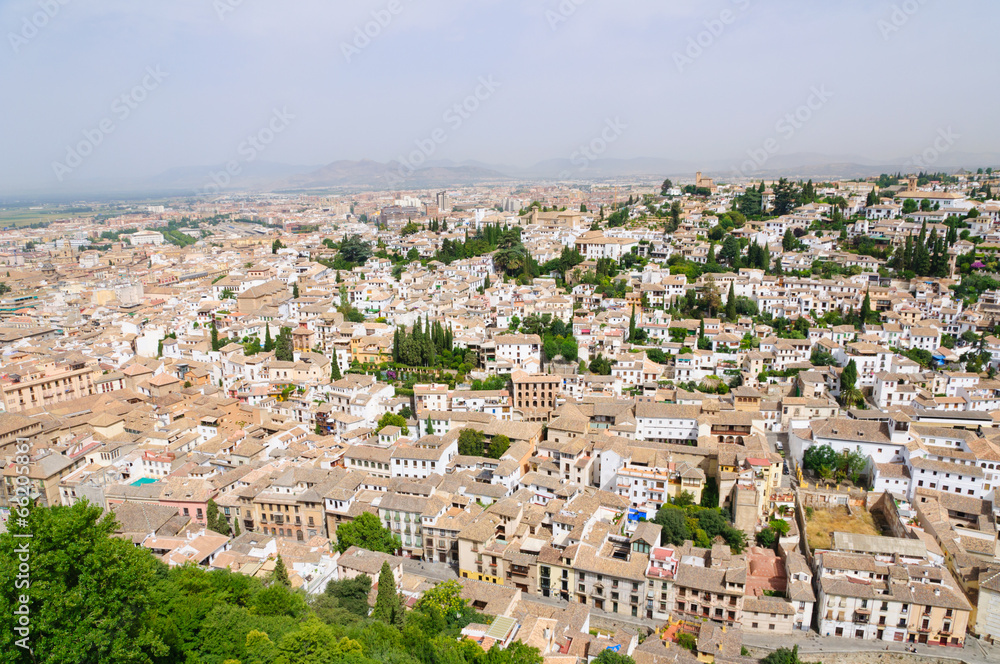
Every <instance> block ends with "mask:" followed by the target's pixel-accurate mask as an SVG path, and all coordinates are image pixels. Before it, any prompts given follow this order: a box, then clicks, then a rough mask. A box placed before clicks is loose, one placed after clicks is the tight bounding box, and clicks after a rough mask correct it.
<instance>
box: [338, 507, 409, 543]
mask: <svg viewBox="0 0 1000 664" xmlns="http://www.w3.org/2000/svg"><path fill="white" fill-rule="evenodd" d="M352 546H357V547H359V548H362V549H368V550H369V551H381V552H382V553H395V552H396V551H397V550H398V549H399V547H400V542H399V539H398V538H397V537H396V536H395V535H393V534H392V532H390V531H389V530H388V529H387V528H384V527H383V526H382V522H381V521H379V518H378V517H377V516H375V515H374V514H372V513H371V512H362V513H361V514H360V515H358V517H357V518H355V519H354V520H353V521H348V522H347V523H342V524H340V526H339V527H338V528H337V550H338V551H340V552H341V553H343V552H344V551H347V549H349V548H351V547H352Z"/></svg>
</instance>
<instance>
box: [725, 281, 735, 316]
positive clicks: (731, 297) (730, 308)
mask: <svg viewBox="0 0 1000 664" xmlns="http://www.w3.org/2000/svg"><path fill="white" fill-rule="evenodd" d="M733 284H734V282H732V281H730V282H729V294H728V295H727V296H726V318H728V319H729V320H736V287H735V286H734V285H733Z"/></svg>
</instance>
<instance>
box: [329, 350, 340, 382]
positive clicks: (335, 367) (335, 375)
mask: <svg viewBox="0 0 1000 664" xmlns="http://www.w3.org/2000/svg"><path fill="white" fill-rule="evenodd" d="M341 378H343V376H341V375H340V364H339V363H338V362H337V351H336V350H335V351H333V360H332V361H331V362H330V381H331V382H332V381H335V380H340V379H341Z"/></svg>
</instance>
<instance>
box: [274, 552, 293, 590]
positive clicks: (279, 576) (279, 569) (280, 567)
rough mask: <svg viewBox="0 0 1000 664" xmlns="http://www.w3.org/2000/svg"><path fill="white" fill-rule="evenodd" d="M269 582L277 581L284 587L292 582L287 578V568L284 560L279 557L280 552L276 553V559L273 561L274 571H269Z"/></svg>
mask: <svg viewBox="0 0 1000 664" xmlns="http://www.w3.org/2000/svg"><path fill="white" fill-rule="evenodd" d="M271 582H272V583H278V584H280V585H282V586H285V587H286V588H291V587H292V582H291V580H290V579H289V578H288V568H287V567H285V561H284V560H282V559H281V554H280V553H279V554H278V560H277V562H275V563H274V572H272V573H271Z"/></svg>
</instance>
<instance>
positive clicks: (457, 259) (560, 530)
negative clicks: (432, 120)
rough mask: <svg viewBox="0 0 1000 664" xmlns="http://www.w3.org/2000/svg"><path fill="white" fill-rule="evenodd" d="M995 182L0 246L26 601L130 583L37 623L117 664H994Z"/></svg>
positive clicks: (387, 207)
mask: <svg viewBox="0 0 1000 664" xmlns="http://www.w3.org/2000/svg"><path fill="white" fill-rule="evenodd" d="M995 189H997V190H1000V177H998V176H995V175H994V174H993V173H992V169H978V170H976V171H959V172H957V173H954V174H945V173H924V172H921V173H916V174H904V173H899V174H895V175H888V174H884V175H882V176H880V177H878V178H869V179H858V180H845V181H835V182H813V181H811V180H809V181H805V182H802V181H792V180H787V179H784V178H780V179H778V180H777V181H763V180H761V181H756V182H755V181H748V182H745V183H740V184H734V183H716V182H714V181H713V180H712V179H710V178H707V177H704V176H703V175H702V174H701V173H697V174H695V176H694V178H689V179H687V180H678V181H676V182H673V181H671V180H669V179H667V180H665V181H663V182H662V183H658V184H656V185H652V186H651V185H649V184H643V183H642V182H634V183H631V184H615V185H608V186H602V185H597V184H595V185H587V186H568V185H558V184H552V185H546V186H541V185H534V186H532V185H529V184H521V185H513V186H494V187H486V186H480V187H468V188H458V189H449V190H445V191H420V190H416V191H398V192H391V193H366V194H352V195H348V194H343V195H328V196H315V195H233V196H221V197H218V198H217V199H215V200H211V201H206V200H198V199H175V200H164V201H159V202H144V203H141V204H139V203H119V204H92V205H85V204H79V205H77V206H76V207H73V208H67V207H63V208H59V207H57V206H53V207H50V208H46V209H42V210H36V211H34V212H33V214H35V215H38V217H39V218H44V219H45V221H42V222H31V223H25V224H23V225H12V226H10V227H8V228H6V229H5V230H4V232H3V238H2V239H3V246H2V249H0V261H3V262H4V263H5V264H6V273H5V276H4V279H3V287H2V290H3V291H4V293H3V298H2V303H0V311H2V315H3V323H2V327H0V339H2V346H3V351H2V355H0V358H2V366H0V371H2V374H0V390H2V394H3V407H4V413H3V414H2V415H0V424H2V434H0V436H2V438H0V445H2V455H3V457H4V458H5V460H6V465H5V467H4V470H3V478H4V482H3V484H2V492H0V506H2V508H3V510H4V513H5V514H6V515H7V517H8V518H7V519H6V527H7V530H8V534H7V535H5V536H4V537H5V538H11V537H13V538H16V537H18V534H19V533H26V532H32V533H33V539H32V545H33V546H34V547H35V550H34V552H33V553H32V572H31V577H30V578H31V581H32V587H37V586H35V585H34V584H36V583H38V581H37V579H38V578H39V575H41V574H48V575H55V574H56V570H57V569H59V566H60V565H61V564H65V563H60V562H59V560H60V557H61V556H65V555H70V556H73V557H76V556H80V559H79V560H77V561H76V562H75V563H74V564H83V563H84V561H90V562H88V563H87V567H89V566H90V565H94V564H96V565H98V566H99V567H100V569H101V570H102V571H101V574H99V575H98V577H100V576H101V575H103V574H108V575H109V578H108V579H106V580H105V582H111V583H112V584H117V583H126V582H125V581H122V580H118V581H116V580H115V579H126V578H127V579H131V581H129V582H127V583H128V584H132V583H134V584H137V586H138V587H137V588H136V590H135V595H133V594H132V592H129V593H128V596H127V597H121V598H117V599H115V598H109V597H106V596H105V595H104V593H106V592H107V589H105V588H101V589H100V590H98V589H96V588H89V589H83V588H79V587H78V588H72V587H71V585H70V584H71V582H70V581H69V580H68V579H66V580H64V581H63V580H61V581H59V582H55V583H52V584H51V585H49V584H45V585H44V586H43V589H41V590H40V591H39V594H38V595H36V596H35V597H42V598H44V597H47V598H48V599H47V600H46V601H47V602H51V603H53V604H58V602H55V598H56V597H57V596H61V595H63V594H69V595H70V596H73V597H74V602H71V603H70V604H69V605H67V606H48V605H44V606H38V607H37V608H33V611H37V612H38V614H37V615H38V616H39V618H38V619H39V620H41V618H40V617H41V616H45V622H44V623H43V624H48V623H49V622H50V621H52V622H53V623H58V622H60V621H64V620H65V621H72V620H74V617H73V616H74V615H76V613H75V612H77V611H84V612H85V613H86V614H87V615H91V614H96V615H94V617H93V623H92V625H91V628H92V629H93V630H94V631H96V632H101V633H105V636H103V637H101V640H102V641H104V640H105V639H106V641H104V642H106V643H107V647H108V648H110V649H111V650H109V651H108V655H107V656H109V657H111V658H112V660H114V661H143V658H146V657H151V658H152V660H154V661H180V660H183V659H184V658H185V657H186V658H188V659H187V661H204V662H222V661H223V660H226V661H231V660H236V659H238V660H240V661H246V662H256V661H285V660H279V659H275V658H277V657H279V656H280V655H279V653H285V652H286V650H287V651H288V652H287V653H286V654H285V655H284V656H286V657H288V660H287V661H306V660H299V659H295V658H294V656H293V655H290V654H288V653H292V652H293V651H294V650H295V648H296V647H299V646H301V644H300V643H299V641H302V640H309V639H314V640H318V641H323V642H327V641H328V642H329V644H330V647H331V648H334V646H336V648H341V649H346V651H347V652H352V651H353V650H354V649H357V650H358V651H359V652H364V656H365V657H368V658H372V657H373V654H372V652H371V648H373V647H374V646H373V645H371V644H367V642H366V641H365V639H369V640H370V639H375V638H377V639H379V640H380V639H383V638H387V637H384V636H383V632H384V630H385V629H387V628H392V626H393V625H396V626H400V627H402V626H403V625H404V623H405V625H406V628H404V629H403V630H402V632H401V633H397V634H396V635H395V636H393V637H392V639H393V640H395V641H398V644H397V647H398V651H399V655H393V656H389V655H386V657H390V659H391V658H392V657H397V656H398V657H402V658H404V659H405V658H407V657H413V655H412V654H411V653H412V652H413V649H414V648H417V647H418V645H417V644H416V643H415V641H420V640H421V639H422V640H423V641H424V644H423V645H420V646H419V647H420V648H443V647H445V646H444V645H441V644H444V643H447V644H448V645H447V648H449V649H453V648H455V647H459V648H465V647H466V646H464V645H456V644H459V642H458V641H456V638H461V639H464V641H462V642H461V643H466V642H469V643H474V644H476V645H475V647H476V648H480V651H479V652H481V653H484V655H485V654H489V653H494V652H495V651H496V650H497V649H500V650H503V653H499V652H497V653H496V655H495V657H497V658H499V659H503V658H506V657H513V658H515V660H516V661H518V662H520V661H522V659H521V658H525V659H524V660H523V661H532V660H535V659H539V660H541V659H544V660H546V661H549V660H552V661H559V662H568V661H570V659H575V660H578V661H587V660H593V659H595V658H596V659H599V660H602V661H603V662H607V661H608V660H609V659H614V662H613V663H611V664H615V663H617V662H618V660H619V659H622V658H624V657H630V658H632V659H634V660H635V661H636V662H639V663H640V664H641V663H644V662H650V663H657V662H661V661H666V660H667V659H669V660H670V661H692V662H693V661H695V659H699V660H700V661H713V659H714V661H719V662H725V661H742V660H748V661H749V660H750V659H752V658H753V657H754V656H755V655H756V656H765V655H766V654H767V652H768V651H767V650H766V647H767V646H768V645H771V646H773V644H774V643H775V641H774V635H775V634H780V635H782V639H795V638H797V637H798V638H801V639H812V643H813V647H815V643H816V642H817V641H821V642H823V643H830V644H833V646H832V647H833V648H834V650H835V647H836V643H837V642H839V641H841V640H844V639H850V640H851V641H852V642H854V643H858V642H864V643H870V644H871V647H872V649H873V650H877V649H880V648H881V646H877V645H876V643H882V642H885V643H887V644H900V645H901V646H904V645H905V646H906V647H911V646H910V644H914V647H915V646H916V645H925V644H926V646H927V647H934V648H940V649H941V650H942V651H950V650H949V649H952V648H953V649H957V651H958V652H960V653H962V654H960V655H959V656H960V657H969V658H974V657H977V656H978V657H986V656H987V654H986V653H987V651H986V650H985V648H986V647H988V646H979V645H976V646H975V649H974V650H971V651H970V648H972V647H973V646H971V645H969V644H967V643H966V641H967V640H968V639H969V638H970V635H974V636H975V637H976V638H975V639H974V640H975V641H976V643H977V644H978V643H979V642H980V640H982V641H983V642H988V641H991V640H992V639H993V638H995V637H997V636H998V635H1000V624H998V623H997V622H996V619H997V618H996V617H997V615H1000V613H998V611H997V609H998V608H1000V559H998V555H1000V540H998V534H997V519H998V516H1000V507H997V505H998V501H997V491H998V487H1000V485H998V482H1000V428H997V426H996V424H995V423H996V420H995V418H996V416H997V414H998V413H1000V379H997V378H996V377H995V373H996V367H997V366H998V365H1000V338H998V337H997V336H995V335H994V332H995V325H996V323H997V320H996V319H997V316H998V312H1000V290H998V289H1000V282H998V281H997V278H996V267H997V256H996V251H997V250H998V249H1000V243H998V239H1000V233H998V231H997V230H996V229H997V227H998V224H1000V202H997V201H996V200H994V198H993V194H992V192H993V191H994V190H995ZM31 218H32V217H30V216H29V217H28V219H31ZM28 504H30V505H31V508H30V510H26V512H30V516H29V517H28V518H27V519H22V518H19V515H20V514H21V512H22V510H23V509H24V508H23V507H21V506H24V505H28ZM102 513H103V514H107V515H110V517H105V518H101V514H102ZM111 517H113V518H111ZM66 529H72V532H77V533H79V539H78V541H77V545H78V546H84V547H87V546H88V545H87V544H86V542H91V541H94V542H97V541H100V542H101V543H100V544H96V543H95V544H93V548H92V550H90V551H77V552H74V550H73V548H70V549H66V548H65V547H66V545H67V543H66V542H65V541H64V540H60V539H59V536H58V534H59V533H60V532H66ZM46 537H48V538H50V540H46V539H45V538H46ZM62 537H65V536H62ZM108 538H111V539H110V540H109V539H108ZM8 542H17V540H15V539H8ZM46 546H48V547H51V550H50V551H48V552H46V551H44V550H43V549H44V547H46ZM49 557H51V558H49ZM98 561H100V562H98ZM14 564H15V563H14V562H13V561H12V562H11V563H10V565H14ZM43 565H44V567H43V569H44V570H45V571H44V572H43V571H40V570H39V569H38V568H39V567H42V566H43ZM157 567H160V568H162V569H163V571H160V572H157V571H155V570H156V568H157ZM12 570H13V567H11V568H10V569H5V572H4V573H5V574H7V573H10V572H11V571H12ZM166 570H169V571H166ZM79 573H80V574H84V575H89V574H94V572H93V571H85V570H81V571H80V572H79ZM119 575H120V576H119ZM240 579H242V580H240ZM94 581H95V582H96V578H95V579H94ZM77 583H81V581H77ZM63 584H65V585H63ZM192 584H193V585H192ZM205 584H208V585H207V586H206V585H205ZM199 588H201V589H199ZM211 588H214V589H215V590H210V589H211ZM206 592H208V593H214V595H212V597H214V599H212V598H210V597H206V596H205V593H206ZM77 593H80V594H79V595H77ZM216 595H217V596H216ZM76 602H79V603H80V604H77V603H76ZM88 602H90V603H93V606H89V607H87V608H86V609H84V607H83V606H82V605H83V604H86V603H88ZM118 602H120V605H119V604H118ZM175 604H176V605H177V608H174V605H175ZM127 605H128V606H131V607H132V608H131V609H126V608H124V607H125V606H127ZM136 606H139V607H141V610H136ZM180 606H185V607H187V608H185V609H183V610H184V611H193V612H194V613H193V614H191V615H190V616H189V617H188V618H185V622H183V623H182V622H179V618H178V617H177V616H176V615H175V614H173V613H172V612H173V611H180V610H182V609H180V608H179V607H180ZM194 606H197V608H193V607H194ZM370 606H373V607H374V608H373V609H370ZM407 609H409V610H408V611H407ZM130 611H131V612H132V613H130ZM404 611H406V618H405V621H404V618H403V615H402V614H403V612H404ZM370 612H371V613H370ZM102 615H104V616H108V617H110V616H116V620H117V621H121V620H123V616H128V618H131V619H132V620H134V623H131V624H116V625H115V627H114V628H113V629H109V628H108V627H106V626H105V620H106V618H102V617H101V616H102ZM157 615H158V616H160V617H159V618H156V617H152V616H157ZM373 620H374V621H375V622H379V621H381V622H382V623H384V624H385V625H387V626H388V627H385V626H383V627H378V628H376V627H375V626H374V623H373V622H371V621H373ZM192 621H193V622H192ZM421 621H424V622H427V623H428V624H426V625H425V624H424V623H423V622H421ZM125 622H126V623H127V622H128V620H127V619H126V620H125ZM164 622H165V623H166V624H164ZM411 624H412V625H413V626H414V629H415V630H417V631H415V632H413V633H411V631H409V628H410V626H411ZM35 629H36V630H39V631H41V630H46V629H51V628H47V627H35ZM213 630H224V631H225V633H226V634H227V635H228V637H227V638H228V639H229V642H230V643H231V647H229V648H228V649H227V648H226V647H223V646H222V645H221V644H220V643H218V642H217V639H216V637H213V636H212V633H213V632H212V631H213ZM372 630H375V631H374V632H372ZM417 632H419V633H420V636H419V638H418V636H417ZM376 635H377V636H376ZM5 638H8V640H7V641H6V643H7V645H6V646H5V649H9V648H11V647H13V643H14V641H15V640H16V639H14V638H11V637H5ZM41 638H45V639H49V640H50V641H49V642H48V645H49V647H50V648H55V647H56V645H55V644H57V643H59V641H60V639H62V638H64V637H62V636H60V634H59V633H58V631H50V632H48V633H45V634H44V636H42V637H41ZM94 638H95V640H97V637H94ZM427 639H430V641H427ZM793 642H795V643H797V642H798V641H788V643H793ZM296 643H299V645H298V646H297V645H295V644H296ZM366 644H367V645H366ZM514 644H516V645H514ZM79 646H80V644H75V645H73V644H70V643H63V644H61V645H59V646H58V647H59V648H64V649H67V650H65V651H63V652H66V653H67V654H66V655H64V656H65V657H66V658H67V659H65V661H71V659H72V656H71V655H70V654H69V653H70V652H71V650H72V648H75V647H79ZM963 646H964V649H963ZM470 647H471V646H470ZM524 647H527V649H525V648H524ZM980 648H984V649H983V650H979V649H980ZM119 649H121V652H122V653H123V654H118V655H116V654H114V653H115V652H118V651H119ZM408 650H409V651H410V652H409V653H408V652H406V651H408ZM376 652H380V651H378V648H376ZM463 652H465V651H464V650H463ZM126 653H127V654H126ZM268 653H271V654H270V655H269V654H268ZM783 653H784V654H787V652H786V651H781V652H779V653H778V655H779V656H784V654H783ZM383 654H384V653H383ZM329 656H330V657H334V659H336V658H337V657H340V656H344V655H343V654H341V655H337V654H336V653H335V652H332V653H331V654H329ZM437 656H443V655H436V657H437ZM459 656H462V657H465V658H468V656H469V655H468V654H465V655H459ZM477 657H478V656H477ZM491 657H493V655H491ZM374 658H375V659H379V658H380V656H374ZM323 661H328V660H323ZM329 661H334V660H329ZM380 661H389V660H388V659H381V660H380ZM393 661H395V660H393ZM435 661H436V660H435ZM477 661H478V660H477ZM490 661H491V662H492V661H494V660H493V659H490ZM498 661H499V660H498ZM824 661H830V660H828V659H826V658H824Z"/></svg>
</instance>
